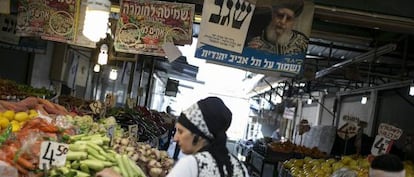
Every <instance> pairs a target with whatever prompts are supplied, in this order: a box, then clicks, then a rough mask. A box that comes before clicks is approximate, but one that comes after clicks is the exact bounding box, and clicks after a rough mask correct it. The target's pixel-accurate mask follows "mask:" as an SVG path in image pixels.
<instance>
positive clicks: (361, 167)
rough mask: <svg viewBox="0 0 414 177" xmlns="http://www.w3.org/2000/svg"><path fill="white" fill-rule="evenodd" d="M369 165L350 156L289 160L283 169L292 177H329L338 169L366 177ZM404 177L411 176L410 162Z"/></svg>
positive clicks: (363, 160) (360, 157) (363, 159)
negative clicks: (349, 170) (352, 171)
mask: <svg viewBox="0 0 414 177" xmlns="http://www.w3.org/2000/svg"><path fill="white" fill-rule="evenodd" d="M369 167H370V163H369V161H368V159H367V157H362V156H357V155H350V156H342V157H341V158H340V159H334V158H329V159H313V158H311V157H305V158H304V159H290V160H287V161H285V162H283V168H285V169H286V170H288V171H289V173H290V174H291V176H293V177H307V176H314V177H330V176H331V174H332V173H333V172H335V171H336V170H338V169H340V168H348V169H351V170H354V171H355V172H356V173H357V174H358V177H368V171H369ZM404 167H405V170H406V177H409V176H413V174H414V173H413V167H414V164H413V163H412V162H411V161H404Z"/></svg>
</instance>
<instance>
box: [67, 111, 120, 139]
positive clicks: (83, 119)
mask: <svg viewBox="0 0 414 177" xmlns="http://www.w3.org/2000/svg"><path fill="white" fill-rule="evenodd" d="M65 119H66V120H67V121H68V122H69V123H71V124H72V125H73V126H74V127H75V128H76V130H77V133H78V134H87V135H93V134H102V133H107V132H108V131H109V129H110V128H111V127H114V137H122V135H123V133H124V131H123V129H122V128H121V127H120V126H119V125H118V124H117V123H116V120H115V118H114V117H112V116H111V117H107V118H103V119H100V120H98V121H94V120H93V118H92V117H91V116H90V115H83V116H70V115H66V116H65Z"/></svg>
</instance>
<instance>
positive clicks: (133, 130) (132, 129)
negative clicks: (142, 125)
mask: <svg viewBox="0 0 414 177" xmlns="http://www.w3.org/2000/svg"><path fill="white" fill-rule="evenodd" d="M128 135H129V137H130V138H135V139H136V138H138V125H137V124H135V125H129V126H128Z"/></svg>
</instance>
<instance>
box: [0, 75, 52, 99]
mask: <svg viewBox="0 0 414 177" xmlns="http://www.w3.org/2000/svg"><path fill="white" fill-rule="evenodd" d="M29 96H38V97H46V98H50V97H51V96H53V92H51V91H50V90H47V89H46V88H34V87H31V86H28V85H22V84H17V83H16V82H14V81H10V80H5V79H0V99H2V100H20V99H24V98H26V97H29Z"/></svg>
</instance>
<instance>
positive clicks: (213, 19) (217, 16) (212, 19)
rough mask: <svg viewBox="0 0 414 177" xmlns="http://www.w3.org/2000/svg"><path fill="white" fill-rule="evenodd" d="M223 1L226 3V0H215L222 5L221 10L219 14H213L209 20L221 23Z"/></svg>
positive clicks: (218, 4)
mask: <svg viewBox="0 0 414 177" xmlns="http://www.w3.org/2000/svg"><path fill="white" fill-rule="evenodd" d="M223 3H224V0H214V4H215V5H217V6H220V11H219V13H218V14H211V15H210V19H209V20H208V21H209V22H211V23H217V24H218V23H219V21H220V19H221V15H220V14H221V10H222V8H223Z"/></svg>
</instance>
